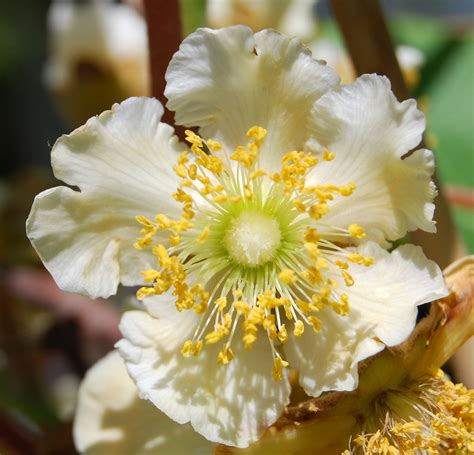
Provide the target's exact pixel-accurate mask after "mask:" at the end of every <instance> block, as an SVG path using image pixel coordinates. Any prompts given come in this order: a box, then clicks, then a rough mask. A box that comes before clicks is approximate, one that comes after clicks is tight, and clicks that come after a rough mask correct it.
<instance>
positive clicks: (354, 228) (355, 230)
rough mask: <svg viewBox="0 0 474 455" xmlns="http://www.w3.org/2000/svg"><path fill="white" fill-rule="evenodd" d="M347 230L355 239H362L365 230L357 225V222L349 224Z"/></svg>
mask: <svg viewBox="0 0 474 455" xmlns="http://www.w3.org/2000/svg"><path fill="white" fill-rule="evenodd" d="M347 230H348V231H349V234H350V235H351V236H352V237H355V238H357V239H363V238H364V237H365V230H364V228H363V227H361V226H359V225H358V224H351V225H350V226H349V227H348V228H347Z"/></svg>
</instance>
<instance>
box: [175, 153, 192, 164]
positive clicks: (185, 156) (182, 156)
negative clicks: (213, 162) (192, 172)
mask: <svg viewBox="0 0 474 455" xmlns="http://www.w3.org/2000/svg"><path fill="white" fill-rule="evenodd" d="M177 161H178V164H186V163H187V162H188V161H189V158H188V152H182V153H180V154H179V156H178V160H177Z"/></svg>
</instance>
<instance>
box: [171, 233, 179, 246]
mask: <svg viewBox="0 0 474 455" xmlns="http://www.w3.org/2000/svg"><path fill="white" fill-rule="evenodd" d="M169 241H170V244H171V246H176V245H179V242H181V237H180V236H179V235H170V236H169Z"/></svg>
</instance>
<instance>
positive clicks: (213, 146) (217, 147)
mask: <svg viewBox="0 0 474 455" xmlns="http://www.w3.org/2000/svg"><path fill="white" fill-rule="evenodd" d="M206 144H207V146H208V147H209V149H211V150H212V151H213V152H219V151H220V150H222V145H221V144H220V143H219V142H217V141H215V140H214V139H208V140H207V141H206Z"/></svg>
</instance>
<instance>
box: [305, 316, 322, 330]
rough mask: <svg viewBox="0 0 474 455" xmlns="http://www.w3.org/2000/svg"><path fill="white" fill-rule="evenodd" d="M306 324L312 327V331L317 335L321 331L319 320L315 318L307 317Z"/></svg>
mask: <svg viewBox="0 0 474 455" xmlns="http://www.w3.org/2000/svg"><path fill="white" fill-rule="evenodd" d="M308 322H309V323H310V324H311V326H312V327H313V330H314V331H315V332H316V333H318V332H320V331H321V320H320V319H318V318H317V317H316V316H308Z"/></svg>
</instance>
